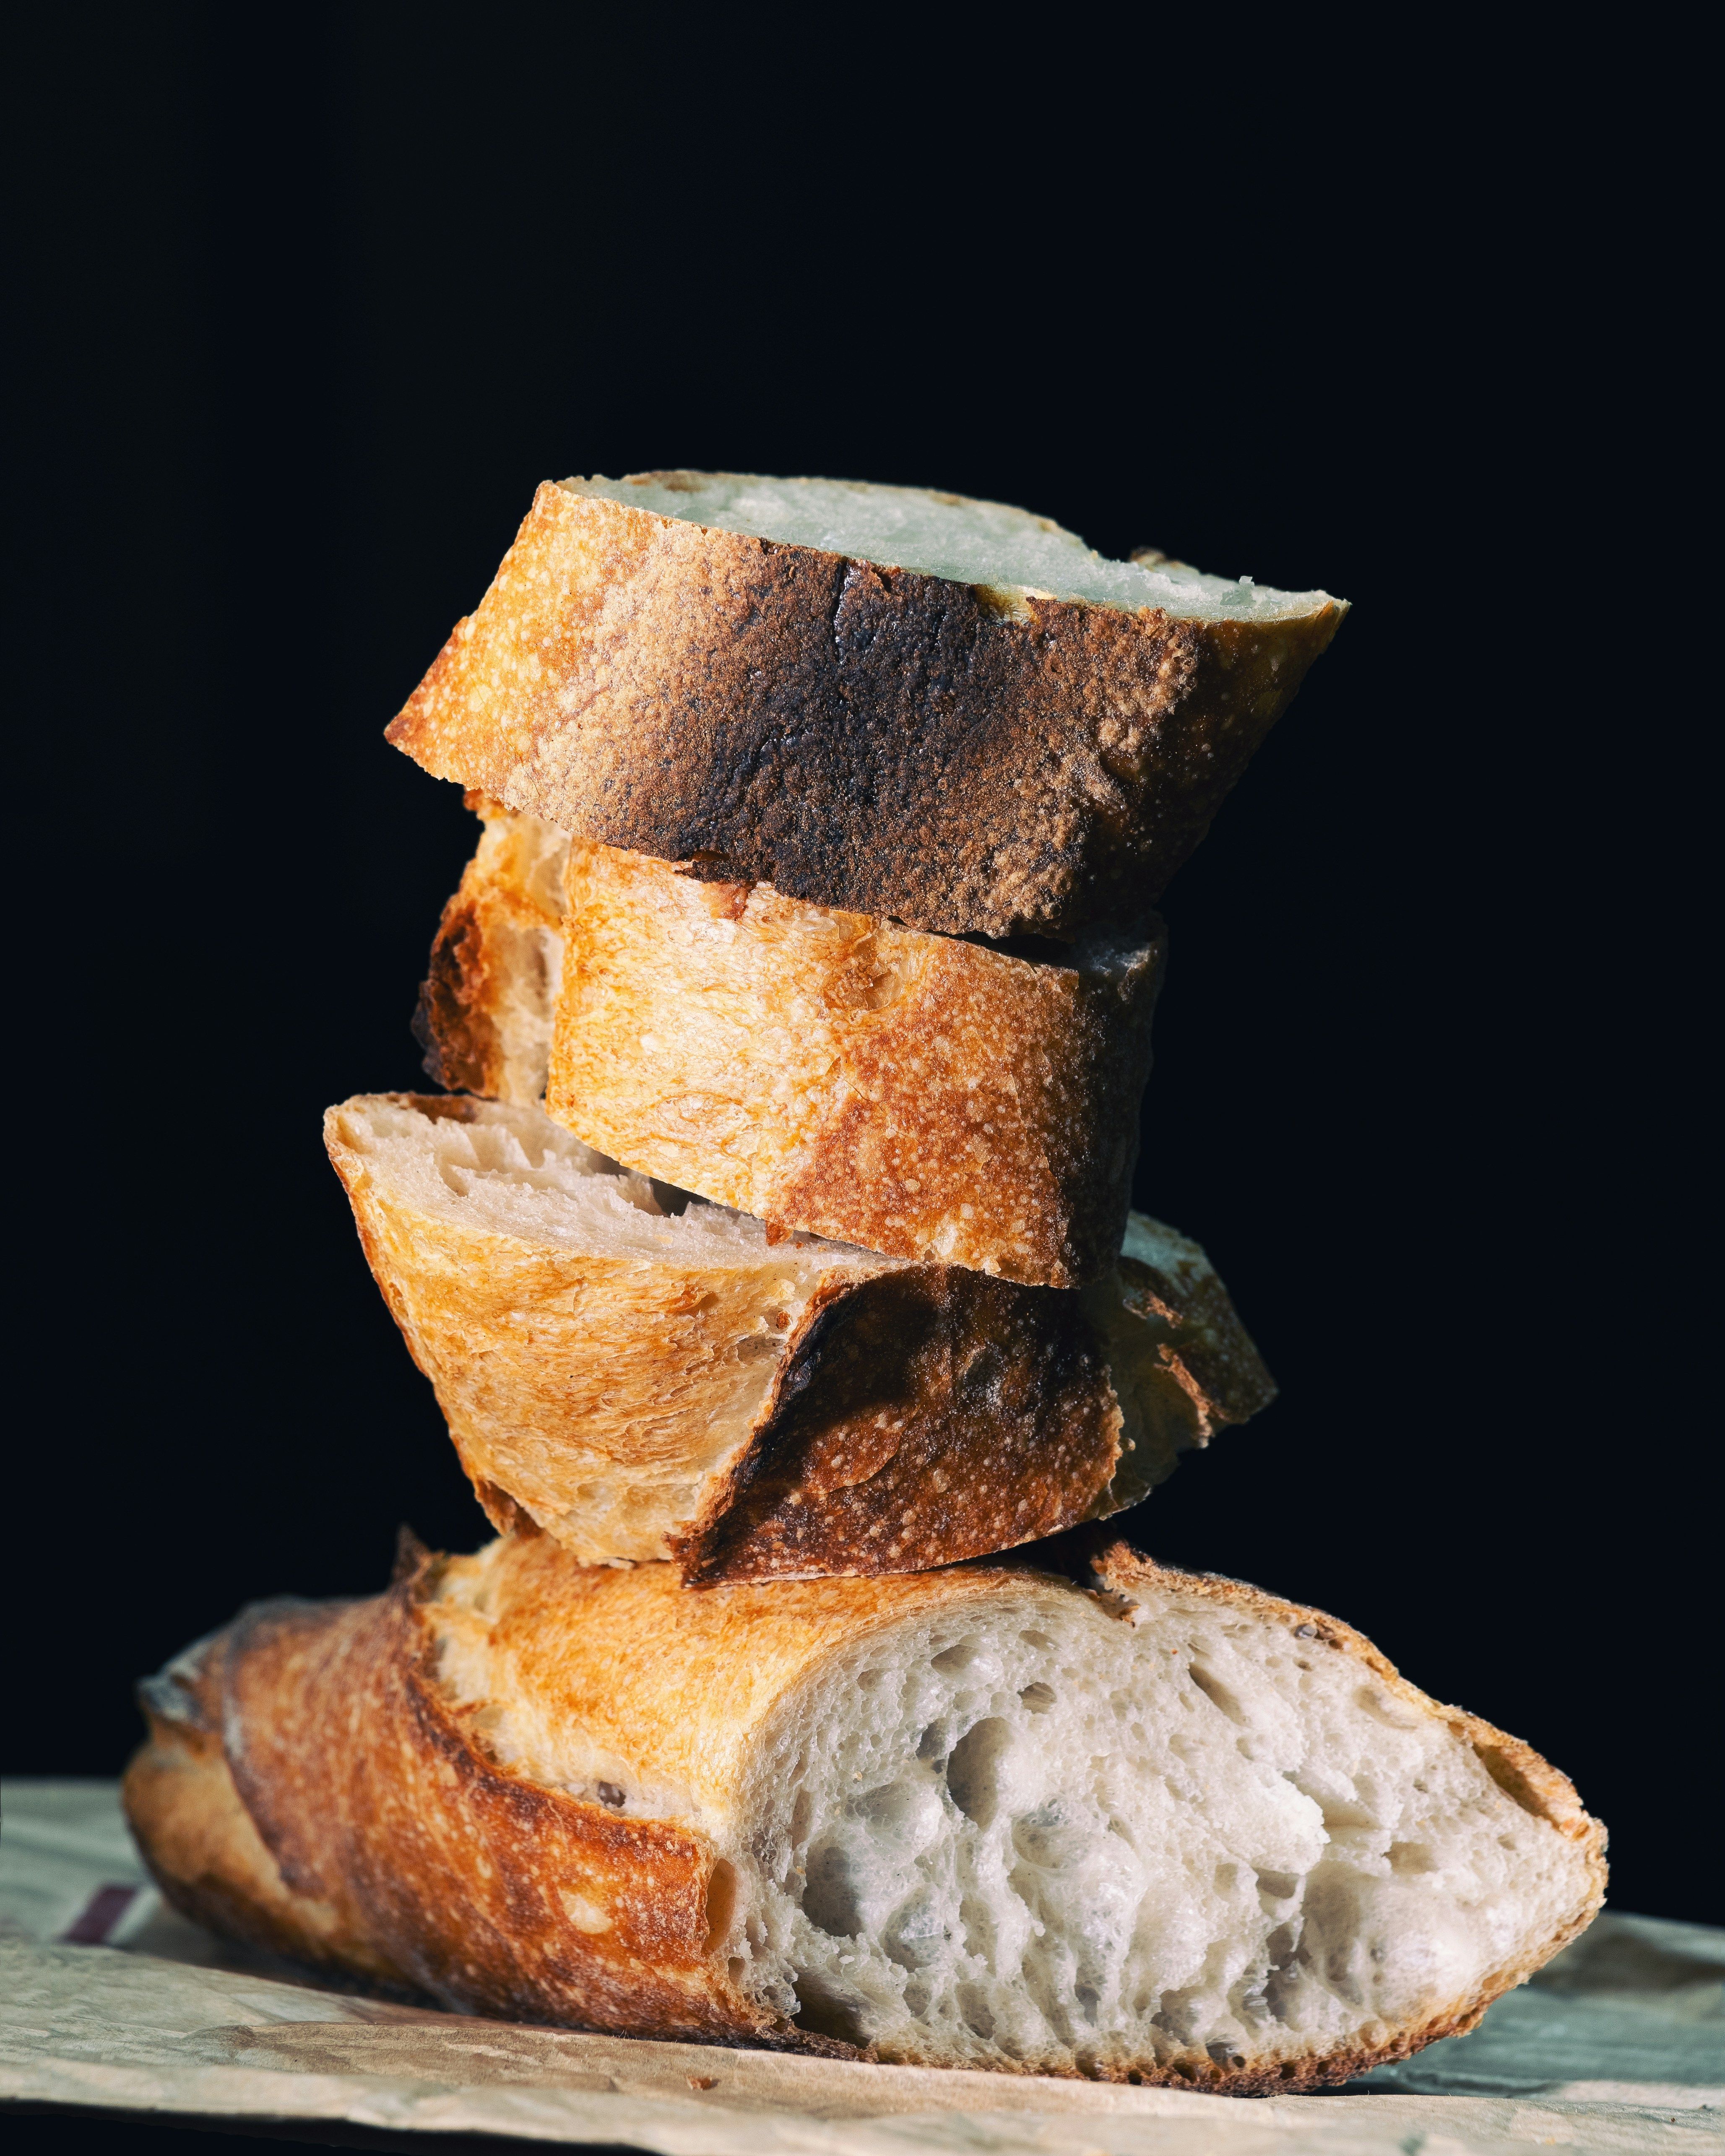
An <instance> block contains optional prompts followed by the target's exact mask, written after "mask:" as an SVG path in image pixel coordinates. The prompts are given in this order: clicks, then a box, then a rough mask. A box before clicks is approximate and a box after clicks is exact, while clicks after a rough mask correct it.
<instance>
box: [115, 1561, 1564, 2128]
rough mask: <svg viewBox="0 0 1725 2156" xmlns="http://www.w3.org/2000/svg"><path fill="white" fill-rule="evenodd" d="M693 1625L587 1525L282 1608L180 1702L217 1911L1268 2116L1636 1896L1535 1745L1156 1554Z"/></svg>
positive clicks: (398, 1966)
mask: <svg viewBox="0 0 1725 2156" xmlns="http://www.w3.org/2000/svg"><path fill="white" fill-rule="evenodd" d="M1103 1571H1104V1574H1105V1578H1104V1580H1103V1583H1102V1584H1101V1589H1100V1590H1099V1591H1096V1592H1087V1591H1085V1590H1083V1589H1080V1588H1078V1587H1076V1586H1073V1585H1071V1584H1068V1583H1067V1582H1065V1581H1064V1580H1060V1579H1056V1578H1051V1577H1050V1576H1048V1575H1046V1574H1042V1573H1035V1572H1032V1571H1030V1570H1028V1569H1026V1568H1017V1567H1012V1566H1007V1565H1000V1566H963V1567H957V1568H952V1569H949V1570H947V1571H945V1572H941V1573H928V1574H922V1575H918V1576H916V1577H912V1578H892V1579H882V1580H830V1579H829V1580H819V1581H812V1582H806V1583H803V1584H796V1585H783V1584H781V1585H777V1586H773V1587H768V1588H760V1587H746V1586H737V1587H726V1588H721V1589H715V1590H714V1591H713V1592H712V1593H711V1594H699V1595H695V1594H686V1593H685V1592H683V1591H682V1590H681V1589H679V1587H678V1586H677V1584H676V1582H675V1577H674V1575H673V1574H672V1573H671V1571H670V1568H669V1567H666V1566H663V1565H649V1566H643V1567H641V1568H639V1569H637V1570H634V1571H632V1572H618V1571H614V1570H609V1569H603V1568H595V1569H586V1570H583V1568H581V1567H580V1566H578V1564H577V1563H575V1562H574V1560H573V1559H572V1557H571V1556H570V1554H569V1553H567V1551H564V1550H562V1549H559V1548H557V1545H556V1544H555V1543H552V1542H551V1541H550V1540H549V1539H548V1538H546V1537H538V1538H536V1539H533V1540H526V1541H524V1540H521V1539H520V1538H518V1537H511V1538H506V1539H505V1540H504V1541H502V1542H501V1543H495V1544H494V1545H492V1546H491V1547H490V1548H489V1549H486V1550H485V1551H482V1552H481V1553H480V1554H479V1555H478V1556H477V1557H475V1558H457V1559H454V1560H449V1559H444V1560H434V1559H429V1558H426V1557H425V1556H424V1553H418V1554H417V1555H410V1557H409V1561H408V1564H407V1566H406V1567H405V1568H404V1572H403V1576H402V1577H400V1578H398V1584H397V1585H396V1586H395V1587H394V1588H393V1589H392V1590H391V1592H390V1593H389V1594H387V1595H385V1596H383V1597H382V1598H381V1599H377V1600H373V1601H369V1602H359V1603H347V1604H321V1605H320V1604H263V1605H260V1606H259V1607H258V1608H255V1609H252V1610H249V1611H248V1612H246V1613H244V1614H243V1615H242V1616H241V1617H240V1618H239V1620H236V1621H235V1623H234V1625H231V1626H230V1627H229V1628H228V1630H227V1631H225V1632H224V1633H222V1634H220V1635H217V1636H215V1637H214V1638H213V1639H211V1640H206V1641H203V1642H202V1643H200V1645H198V1647H196V1648H194V1649H193V1650H188V1652H187V1655H183V1656H182V1657H181V1658H179V1660H178V1661H177V1662H176V1663H174V1664H171V1665H170V1666H169V1667H168V1669H167V1670H166V1671H163V1672H162V1676H160V1677H159V1678H157V1679H155V1680H153V1681H151V1682H149V1683H148V1684H146V1686H144V1688H143V1697H144V1701H145V1703H146V1707H147V1710H148V1712H149V1716H150V1720H151V1740H150V1742H149V1743H148V1744H147V1745H146V1747H145V1748H144V1749H143V1750H142V1751H141V1753H139V1755H138V1757H137V1758H136V1760H135V1761H134V1762H133V1764H132V1766H131V1769H130V1771H129V1773H128V1774H127V1777H126V1786H125V1796H126V1807H127V1811H128V1815H129V1817H130V1819H131V1824H132V1826H133V1830H134V1832H135V1833H136V1836H137V1839H138V1842H139V1845H140V1847H141V1850H142V1851H143V1852H144V1855H145V1857H146V1861H147V1862H148V1863H149V1865H150V1866H151V1870H152V1871H153V1872H154V1873H155V1875H156V1876H157V1879H158V1880H159V1881H160V1882H161V1884H162V1888H163V1891H164V1892H166V1893H167V1896H168V1897H169V1899H170V1900H171V1901H172V1902H174V1904H175V1905H176V1906H177V1907H179V1908H181V1909H182V1911H184V1912H186V1913H187V1915H189V1916H191V1917H193V1918H194V1919H195V1920H196V1921H198V1922H202V1923H204V1924H207V1925H208V1926H210V1927H211V1928H213V1929H215V1930H217V1931H218V1932H222V1933H227V1934H228V1935H230V1936H237V1937H239V1938H250V1939H254V1940H257V1941H259V1942H261V1943H264V1944H267V1945H269V1946H270V1947H271V1948H274V1949H275V1950H276V1951H278V1952H285V1953H290V1954H292V1955H294V1956H295V1957H296V1958H299V1959H301V1960H303V1961H306V1962H308V1963H313V1964H314V1965H317V1966H320V1967H322V1968H324V1969H333V1970H336V1971H337V1972H341V1973H343V1974H348V1975H351V1976H355V1977H357V1978H360V1979H362V1980H365V1981H368V1982H371V1983H374V1984H375V1983H380V1982H381V1983H384V1984H392V1985H393V1986H395V1987H397V1988H398V1989H404V1990H408V1991H410V1992H413V1993H415V1994H419V1995H422V1996H426V1997H429V1998H431V1999H434V2000H437V2001H439V2003H441V2004H443V2005H446V2006H449V2007H454V2008H457V2009H460V2010H469V2011H474V2012H479V2013H484V2014H490V2015H505V2016H513V2017H518V2018H521V2019H526V2020H534V2021H540V2022H548V2023H552V2024H558V2023H561V2024H564V2025H573V2026H578V2027H587V2028H596V2029H603V2030H617V2031H619V2032H623V2033H627V2034H634V2035H649V2036H685V2037H695V2038H704V2039H706V2040H712V2041H721V2042H736V2041H742V2042H757V2043H766V2044H772V2045H778V2046H785V2047H796V2048H808V2049H814V2050H819V2051H827V2052H829V2053H830V2052H839V2053H841V2054H842V2053H844V2052H845V2051H850V2052H852V2053H853V2054H855V2053H860V2054H862V2055H863V2056H868V2057H870V2058H874V2059H879V2060H883V2061H901V2062H910V2063H916V2064H921V2065H930V2066H971V2067H978V2066H979V2067H992V2068H995V2069H999V2070H1002V2071H1009V2072H1019V2073H1024V2072H1037V2073H1052V2074H1065V2075H1077V2074H1082V2075H1086V2076H1094V2077H1097V2078H1105V2079H1111V2080H1123V2079H1127V2078H1129V2077H1130V2078H1132V2079H1137V2080H1141V2081H1144V2082H1172V2083H1175V2084H1182V2083H1183V2084H1186V2085H1190V2086H1196V2087H1205V2088H1209V2089H1213V2090H1215V2091H1218V2092H1236V2093H1251V2092H1266V2091H1271V2090H1277V2089H1282V2090H1286V2089H1299V2088H1307V2087H1321V2086H1323V2085H1325V2084H1327V2083H1333V2082H1339V2081H1342V2080H1345V2079H1346V2078H1348V2076H1351V2075H1353V2074H1354V2073H1358V2072H1359V2071H1363V2069H1364V2068H1366V2067H1368V2066H1373V2065H1375V2064H1378V2063H1380V2062H1382V2061H1388V2060H1391V2059H1396V2058H1402V2057H1405V2056H1407V2055H1408V2054H1409V2052H1411V2051H1417V2050H1418V2049H1419V2048H1420V2046H1422V2045H1424V2044H1426V2043H1429V2042H1430V2041H1431V2040H1433V2039H1434V2038H1435V2037H1439V2036H1443V2035H1450V2034H1454V2033H1455V2032H1457V2031H1458V2030H1464V2029H1466V2028H1468V2027H1470V2026H1471V2025H1472V2024H1473V2023H1474V2022H1475V2021H1476V2020H1477V2019H1478V2017H1479V2015H1480V2014H1481V2012H1482V2011H1483V2010H1484V2009H1485V2008H1486V2005H1489V2004H1490V2002H1491V1999H1494V1998H1496V1997H1497V1995H1498V1994H1500V1993H1501V1992H1502V1991H1504V1990H1506V1989H1508V1988H1509V1987H1510V1986H1511V1985H1512V1984H1517V1983H1519V1982H1520V1981H1522V1979H1525V1978H1526V1977H1527V1975H1529V1974H1531V1973H1532V1971H1533V1970H1534V1969H1537V1968H1538V1966H1539V1965H1540V1964H1541V1963H1543V1961H1545V1960H1546V1959H1547V1958H1549V1956H1550V1955H1551V1954H1552V1953H1554V1952H1555V1951H1556V1950H1557V1949H1558V1948H1559V1947H1560V1946H1562V1945H1563V1943H1565V1942H1566V1941H1567V1940H1568V1939H1569V1938H1572V1937H1574V1934H1575V1933H1577V1932H1579V1930H1580V1929H1581V1928H1583V1927H1584V1925H1585V1924H1586V1923H1587V1922H1588V1921H1589V1918H1590V1917H1592V1915H1593V1914H1594V1912H1595V1911H1596V1910H1597V1909H1598V1907H1599V1902H1600V1899H1601V1896H1602V1892H1603V1889H1604V1861H1603V1855H1602V1852H1603V1846H1604V1834H1603V1830H1601V1828H1600V1827H1599V1825H1598V1823H1597V1822H1596V1821H1594V1820H1591V1819H1589V1817H1588V1815H1586V1813H1585V1812H1584V1810H1583V1809H1582V1808H1581V1805H1580V1804H1579V1800H1578V1799H1577V1797H1576V1794H1575V1792H1574V1789H1572V1788H1571V1787H1570V1785H1569V1784H1568V1782H1567V1781H1566V1780H1565V1779H1564V1778H1563V1776H1562V1775H1561V1774H1558V1773H1557V1772H1556V1771H1555V1770H1554V1769H1553V1768H1551V1767H1549V1766H1548V1765H1547V1764H1546V1763H1545V1762H1544V1761H1543V1760H1542V1759H1540V1758H1538V1756H1537V1755H1536V1754H1534V1753H1532V1752H1531V1751H1530V1750H1529V1749H1528V1748H1527V1747H1526V1746H1525V1745H1522V1744H1521V1743H1518V1742H1517V1740H1516V1739H1514V1738H1509V1737H1506V1736H1505V1735H1504V1734H1503V1733H1502V1732H1501V1731H1498V1730H1496V1729H1493V1728H1491V1727H1490V1726H1489V1725H1488V1724H1486V1723H1484V1722H1479V1721H1477V1720H1476V1719H1475V1718H1473V1717H1471V1716H1468V1715H1466V1714H1465V1713H1462V1712H1460V1711H1459V1710H1457V1709H1455V1708H1453V1707H1443V1706H1440V1704H1439V1703H1438V1702H1435V1701H1433V1700H1431V1699H1430V1698H1428V1697H1426V1696H1425V1694H1424V1693H1422V1692H1420V1691H1417V1690H1416V1689H1415V1688H1414V1686H1412V1685H1411V1684H1409V1683H1408V1682H1406V1681H1404V1679H1402V1678H1401V1677H1399V1676H1398V1675H1397V1673H1396V1672H1395V1671H1394V1669H1393V1668H1392V1667H1391V1666H1390V1665H1389V1663H1388V1662H1387V1661H1384V1657H1383V1656H1382V1655H1379V1654H1378V1652H1377V1650H1375V1649H1374V1648H1373V1647H1372V1646H1371V1645H1370V1644H1369V1642H1368V1641H1367V1640H1363V1639H1362V1638H1361V1637H1360V1636H1359V1635H1358V1634H1357V1633H1355V1632H1353V1631H1351V1630H1349V1629H1348V1627H1347V1626H1346V1625H1340V1624H1337V1622H1335V1620H1332V1619H1330V1618H1327V1617H1326V1616H1324V1615H1323V1614H1322V1613H1321V1612H1319V1611H1317V1610H1313V1609H1306V1608H1302V1607H1301V1606H1300V1605H1298V1604H1290V1603H1286V1602H1282V1601H1280V1600H1278V1599H1276V1598H1275V1597H1273V1596H1271V1595H1268V1594H1262V1593H1260V1591H1259V1590H1257V1589H1252V1588H1247V1587H1243V1586H1241V1585H1240V1584H1237V1583H1235V1582H1234V1581H1230V1580H1223V1579H1218V1578H1213V1577H1197V1576H1194V1575H1191V1574H1189V1573H1178V1572H1173V1571H1169V1570H1166V1569H1164V1568H1161V1567H1159V1566H1157V1565H1155V1564H1153V1563H1148V1562H1147V1561H1145V1560H1142V1559H1138V1558H1133V1557H1132V1556H1131V1555H1130V1553H1127V1552H1125V1551H1123V1550H1117V1551H1116V1552H1115V1553H1112V1554H1111V1558H1109V1559H1107V1560H1105V1563H1104V1566H1103Z"/></svg>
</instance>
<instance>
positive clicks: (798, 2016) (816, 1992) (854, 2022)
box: [791, 1975, 869, 2047]
mask: <svg viewBox="0 0 1725 2156" xmlns="http://www.w3.org/2000/svg"><path fill="white" fill-rule="evenodd" d="M860 2007H861V2001H860V2000H859V1999H846V1998H842V1997H840V1996H839V1994H836V1993H834V1992H830V1991H828V1990H826V1989H824V1987H822V1986H821V1985H820V1984H819V1983H818V1981H817V1979H815V1978H814V1977H813V1976H806V1975H805V1976H804V1977H803V1978H802V1979H800V1986H799V1989H798V1994H797V2011H796V2012H795V2013H794V2014H793V2015H792V2016H791V2019H792V2020H793V2022H794V2023H795V2024H796V2025H797V2027H798V2028H799V2029H806V2030H808V2031H809V2034H810V2035H814V2036H830V2037H832V2038H834V2040H836V2041H837V2042H839V2043H840V2044H855V2045H856V2046H859V2047H860V2046H862V2045H864V2044H865V2043H867V2041H868V2040H869V2039H868V2032H867V2030H865V2028H864V2027H863V2023H862V2015H861V2012H860Z"/></svg>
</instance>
